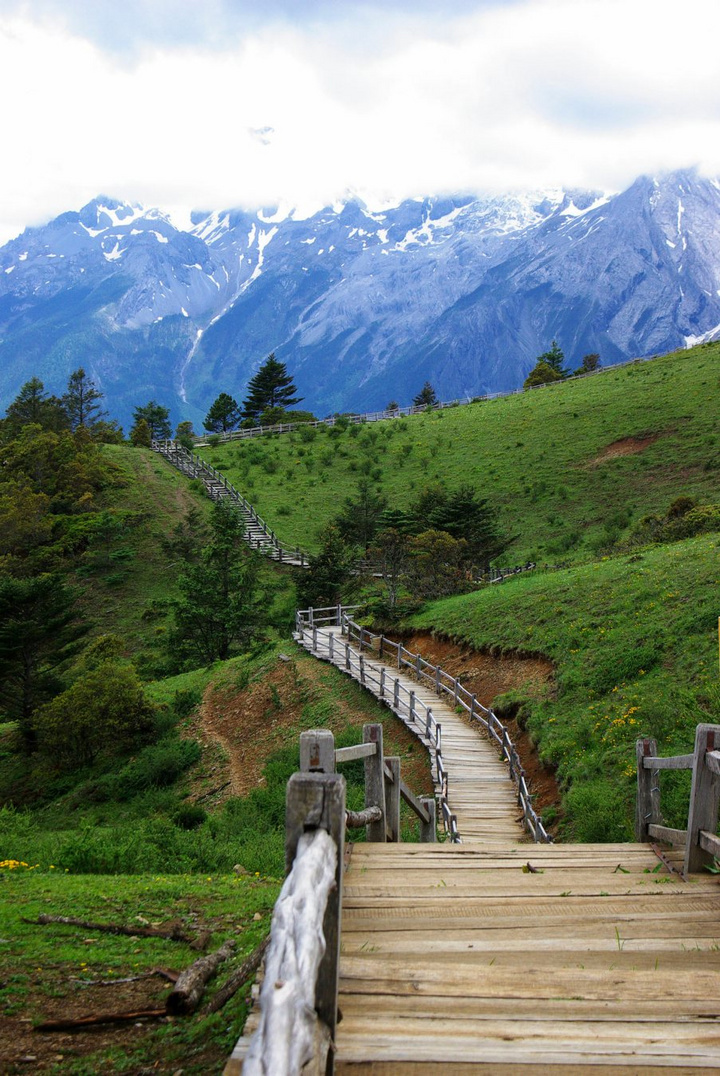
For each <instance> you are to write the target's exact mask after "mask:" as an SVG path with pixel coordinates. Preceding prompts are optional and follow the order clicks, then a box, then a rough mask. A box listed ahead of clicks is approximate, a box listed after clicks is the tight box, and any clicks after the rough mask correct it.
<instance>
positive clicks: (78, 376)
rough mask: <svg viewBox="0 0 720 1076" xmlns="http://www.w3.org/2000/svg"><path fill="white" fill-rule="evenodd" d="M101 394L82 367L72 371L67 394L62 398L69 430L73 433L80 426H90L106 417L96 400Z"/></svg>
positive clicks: (99, 398)
mask: <svg viewBox="0 0 720 1076" xmlns="http://www.w3.org/2000/svg"><path fill="white" fill-rule="evenodd" d="M102 399H103V394H102V392H100V390H99V389H98V388H96V387H95V382H94V381H91V380H90V378H89V377H88V376H87V374H86V373H85V371H84V370H83V368H82V366H79V367H78V368H77V370H74V371H73V372H72V373H71V374H70V377H69V378H68V386H67V392H66V393H65V395H64V396H63V398H62V402H63V405H64V407H65V410H66V412H67V416H68V419H69V420H70V429H71V430H73V431H75V430H77V429H78V428H79V427H80V426H92V425H93V423H94V422H95V421H96V420H98V419H102V418H106V417H107V411H104V410H103V409H102V408H101V407H100V404H99V403H98V402H97V401H98V400H102Z"/></svg>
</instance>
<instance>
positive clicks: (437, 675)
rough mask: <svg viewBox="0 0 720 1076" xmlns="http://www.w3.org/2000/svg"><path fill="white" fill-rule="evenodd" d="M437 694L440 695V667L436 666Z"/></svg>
mask: <svg viewBox="0 0 720 1076" xmlns="http://www.w3.org/2000/svg"><path fill="white" fill-rule="evenodd" d="M435 694H436V695H439V694H440V666H439V665H436V666H435Z"/></svg>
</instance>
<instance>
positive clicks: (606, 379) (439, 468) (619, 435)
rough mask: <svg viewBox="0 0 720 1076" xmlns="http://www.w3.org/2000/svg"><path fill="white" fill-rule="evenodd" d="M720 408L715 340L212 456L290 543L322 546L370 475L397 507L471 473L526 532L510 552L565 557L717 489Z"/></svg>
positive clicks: (514, 531)
mask: <svg viewBox="0 0 720 1076" xmlns="http://www.w3.org/2000/svg"><path fill="white" fill-rule="evenodd" d="M441 388H442V386H439V389H440V390H441ZM719 410H720V344H706V345H703V346H701V347H697V348H694V349H692V350H690V351H683V352H678V353H675V354H673V355H668V356H664V357H662V358H658V359H655V360H653V361H651V362H639V363H637V364H633V365H630V366H627V367H624V368H621V369H617V370H609V371H606V372H601V373H599V374H597V375H595V376H593V377H589V378H584V379H580V380H577V381H573V380H571V381H568V382H564V383H561V384H557V385H551V386H547V387H545V388H542V389H538V390H535V391H533V392H528V393H524V394H521V395H517V396H510V397H507V398H504V399H499V400H492V401H486V402H480V403H476V404H470V405H468V406H463V407H457V408H452V409H449V410H446V411H436V412H431V413H427V414H421V415H415V416H410V417H408V418H403V419H392V420H388V421H386V422H379V423H373V424H371V425H368V426H350V427H348V428H347V429H346V430H345V431H344V432H341V431H339V430H337V431H334V430H333V429H330V428H321V429H318V430H317V431H316V432H315V431H313V430H299V431H296V432H294V433H292V434H281V435H276V436H270V437H263V438H257V439H255V440H252V441H243V442H231V443H229V444H225V445H219V446H217V447H215V448H213V447H209V448H205V449H203V450H202V451H201V455H203V456H204V458H206V459H208V460H209V461H210V462H212V463H213V464H214V465H215V466H216V467H218V468H219V469H220V470H221V471H222V472H223V473H224V474H226V475H227V476H228V477H229V478H230V479H231V480H232V482H233V483H234V484H235V486H236V487H237V488H238V489H240V490H241V492H243V493H244V494H245V495H246V496H247V497H248V499H249V500H250V501H251V503H253V504H254V505H255V507H256V508H257V510H258V511H259V512H260V514H261V515H263V516H264V517H265V518H266V519H267V520H268V522H269V523H270V525H271V526H272V527H273V528H274V529H275V530H276V532H277V534H278V536H279V537H280V539H281V540H282V541H284V542H286V543H288V544H291V545H294V544H299V545H301V546H303V547H305V548H307V549H310V550H312V549H313V548H316V547H317V534H318V531H319V529H320V528H321V527H322V526H323V525H324V524H325V523H326V522H327V521H328V520H329V519H330V518H332V517H333V516H334V515H335V514H337V512H338V509H339V506H340V505H341V503H342V501H343V499H344V498H345V497H347V496H353V494H354V492H355V490H356V489H357V483H358V480H359V479H360V478H361V477H364V478H368V479H370V480H371V481H372V482H373V483H375V484H376V485H377V486H378V488H379V489H381V490H382V492H383V493H384V494H385V496H386V497H387V498H388V501H389V502H391V503H393V504H398V505H400V506H407V505H409V504H410V503H411V502H412V501H413V499H414V498H416V497H417V495H418V494H419V493H420V492H421V490H422V489H423V488H424V487H426V486H428V485H430V484H432V483H436V482H440V483H443V484H445V485H448V486H451V487H457V486H459V485H460V484H467V483H469V484H471V485H472V486H474V487H475V488H476V490H478V492H479V493H480V494H481V495H482V496H485V497H487V498H488V500H489V501H490V503H491V505H492V506H493V508H494V509H495V510H496V512H497V516H498V520H499V522H500V524H501V526H502V528H503V529H504V530H505V531H506V532H507V533H508V534H510V535H514V536H517V538H516V541H515V542H514V544H513V545H512V546H511V548H510V549H509V550H508V552H507V553H506V554H505V555H504V557H503V561H504V563H510V562H512V561H518V562H520V561H522V560H526V559H533V560H537V561H550V562H552V563H555V562H557V561H558V560H566V559H577V558H581V559H582V558H586V557H588V556H593V555H595V554H596V553H597V552H598V550H600V549H602V548H603V547H604V546H605V545H607V543H608V541H611V540H613V539H614V538H616V537H618V536H619V535H620V534H622V533H623V532H624V531H625V530H626V529H627V527H628V526H629V525H630V524H631V522H632V521H633V520H636V519H638V518H640V517H642V516H644V515H645V514H647V513H650V512H656V511H659V510H664V509H665V508H666V507H667V505H668V504H669V503H670V502H671V501H672V500H673V499H674V497H676V496H677V495H678V493H685V494H689V495H691V496H696V497H697V498H699V499H700V500H709V501H713V500H717V499H718V497H717V492H718V479H719V477H720V441H719V440H718V436H719V434H718V429H717V415H718V411H719Z"/></svg>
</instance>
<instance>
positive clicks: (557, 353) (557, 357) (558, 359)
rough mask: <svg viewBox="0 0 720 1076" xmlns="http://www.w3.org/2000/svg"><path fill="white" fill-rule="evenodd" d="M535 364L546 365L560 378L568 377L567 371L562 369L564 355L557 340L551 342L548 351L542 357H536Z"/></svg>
mask: <svg viewBox="0 0 720 1076" xmlns="http://www.w3.org/2000/svg"><path fill="white" fill-rule="evenodd" d="M537 362H539V363H540V362H545V363H547V365H548V366H549V367H550V369H551V370H555V371H556V372H557V373H558V374H560V377H567V376H568V371H567V370H566V369H565V367H564V362H565V353H564V352H563V350H562V348H561V347H560V345H559V344H558V342H557V340H553V342H552V345H551V347H550V350H549V351H545V352H544V353H543V354H542V355H538V357H537Z"/></svg>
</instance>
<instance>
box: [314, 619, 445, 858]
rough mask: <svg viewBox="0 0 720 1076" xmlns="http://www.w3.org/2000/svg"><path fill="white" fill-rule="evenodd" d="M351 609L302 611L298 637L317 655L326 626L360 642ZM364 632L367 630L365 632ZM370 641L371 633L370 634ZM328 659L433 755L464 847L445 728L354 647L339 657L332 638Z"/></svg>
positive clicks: (441, 795)
mask: <svg viewBox="0 0 720 1076" xmlns="http://www.w3.org/2000/svg"><path fill="white" fill-rule="evenodd" d="M349 608H354V607H349V606H333V607H328V608H326V609H304V610H298V612H297V613H296V620H295V631H296V636H297V637H298V638H299V639H300V640H306V641H308V642H309V643H310V646H311V649H312V650H313V652H317V650H318V628H319V627H322V626H323V625H336V626H337V627H341V628H342V633H343V635H347V636H348V637H349V638H356V637H357V633H356V625H355V624H354V622H353V621H351V620H350V619H349V617H348V615H347V611H348V609H349ZM361 630H364V629H361ZM366 634H367V636H368V638H369V637H370V636H369V633H366ZM328 645H329V652H328V656H329V658H330V660H331V661H333V660H334V659H335V658H336V657H337V658H339V659H340V662H341V664H342V666H343V668H344V669H345V670H346V672H348V673H350V674H351V675H355V676H356V678H357V679H358V680H359V682H360V683H361V684H362V685H363V687H367V688H368V689H369V690H370V691H372V692H373V694H375V695H376V696H377V698H379V699H380V700H382V701H383V702H384V703H385V704H386V705H387V706H388V707H389V708H390V709H391V710H392V711H393V713H395V714H397V716H398V717H399V718H400V719H401V720H402V721H403V722H404V723H405V724H406V725H407V727H408V728H409V729H410V730H411V731H412V732H414V733H415V735H416V736H417V737H418V738H419V739H420V741H421V742H422V743H423V745H424V746H425V747H426V748H427V750H428V751H429V753H430V762H431V766H432V773H433V779H434V782H435V792H436V797H437V802H438V804H439V807H440V817H441V818H442V822H443V826H444V828H445V832H446V833H447V835H448V837H449V839H450V840H451V841H453V842H454V843H456V844H459V843H460V834H459V832H458V825H457V818H456V816H455V815H454V814H453V813H452V810H451V808H450V803H449V800H448V787H449V782H450V776H449V774H448V772H447V770H446V768H445V764H444V761H443V755H442V726H441V724H440V722H438V721H437V720H436V719H435V716H434V714H433V712H432V710H431V709H429V708H428V707H426V706H425V705H424V704H423V703H421V702H420V701H419V700H418V699H416V698H415V692H414V691H409V690H408V689H407V688H406V687H405V685H404V684H403V683H402V682H401V681H400V679H399V678H397V677H396V678H394V679H393V678H392V677H389V676H387V674H386V671H385V669H384V668H380V669H376V668H375V666H374V665H373V664H372V663H368V662H366V661H365V656H364V654H363V653H362V647H361V649H360V652H356V651H355V650H354V649H353V648H352V647H351V646H350V643H349V642H348V643H344V644H340V643H338V644H337V645H338V648H339V652H338V653H337V654H336V653H335V646H336V643H335V636H334V635H332V634H331V635H330V636H329V644H328Z"/></svg>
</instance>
